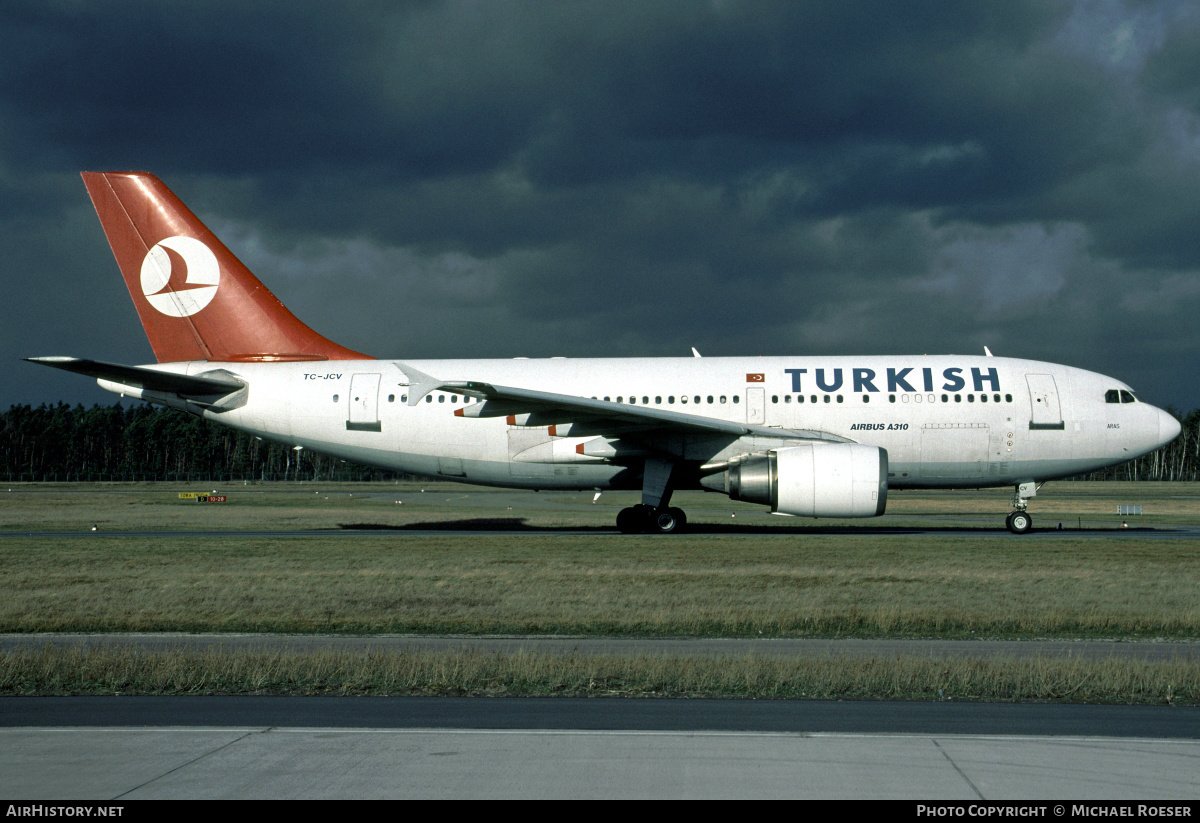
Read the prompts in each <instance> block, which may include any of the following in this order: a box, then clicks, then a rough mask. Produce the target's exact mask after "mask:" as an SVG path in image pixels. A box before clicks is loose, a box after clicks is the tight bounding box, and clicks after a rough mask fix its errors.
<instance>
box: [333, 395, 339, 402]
mask: <svg viewBox="0 0 1200 823" xmlns="http://www.w3.org/2000/svg"><path fill="white" fill-rule="evenodd" d="M337 401H338V396H337V395H336V394H335V395H334V396H333V402H334V403H336V402H337Z"/></svg>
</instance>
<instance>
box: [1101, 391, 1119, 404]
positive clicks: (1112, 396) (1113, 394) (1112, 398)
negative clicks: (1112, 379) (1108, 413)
mask: <svg viewBox="0 0 1200 823" xmlns="http://www.w3.org/2000/svg"><path fill="white" fill-rule="evenodd" d="M1104 402H1105V403H1120V402H1121V393H1120V392H1119V391H1117V390H1116V389H1109V390H1108V391H1106V392H1105V393H1104Z"/></svg>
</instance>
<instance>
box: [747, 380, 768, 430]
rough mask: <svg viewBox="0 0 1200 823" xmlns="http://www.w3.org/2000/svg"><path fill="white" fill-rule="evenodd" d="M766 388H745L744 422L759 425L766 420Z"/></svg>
mask: <svg viewBox="0 0 1200 823" xmlns="http://www.w3.org/2000/svg"><path fill="white" fill-rule="evenodd" d="M766 393H767V390H766V389H746V422H747V423H749V424H750V425H752V426H754V425H759V426H761V425H762V424H763V423H765V422H766V420H767V401H766Z"/></svg>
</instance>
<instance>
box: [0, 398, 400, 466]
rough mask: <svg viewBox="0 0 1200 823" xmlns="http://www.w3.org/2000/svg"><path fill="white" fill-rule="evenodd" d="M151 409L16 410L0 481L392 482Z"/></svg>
mask: <svg viewBox="0 0 1200 823" xmlns="http://www.w3.org/2000/svg"><path fill="white" fill-rule="evenodd" d="M401 477H403V475H400V474H397V473H395V472H390V471H385V470H382V469H377V468H373V467H370V466H364V465H361V464H359V463H351V462H349V461H344V460H340V459H338V458H335V457H330V456H329V455H324V454H319V453H317V452H313V451H309V450H307V449H305V450H303V451H297V450H296V449H294V448H292V447H291V446H289V445H285V444H281V443H273V442H270V441H268V440H263V439H260V438H258V437H255V436H254V435H252V434H246V433H245V432H239V431H234V430H233V429H231V428H229V427H227V426H221V425H218V424H216V423H210V422H209V421H207V420H204V419H202V418H199V417H193V416H192V415H190V414H181V413H180V412H177V411H173V410H171V409H165V408H161V407H157V406H150V405H147V404H141V403H139V404H137V405H131V406H129V407H128V408H126V407H123V406H122V405H121V404H120V403H115V404H113V405H112V406H100V405H95V406H92V407H91V408H90V409H88V408H84V406H83V405H82V404H80V405H76V406H69V405H67V404H66V403H61V402H60V403H58V404H57V405H53V406H50V405H46V404H42V405H40V406H38V407H37V408H33V407H31V406H12V407H11V408H10V409H9V410H8V411H7V412H5V413H4V414H3V415H0V480H3V479H7V480H9V481H10V482H12V481H41V482H63V481H66V482H71V481H109V480H172V481H175V480H180V481H190V480H226V481H227V480H337V481H343V480H348V481H354V480H393V479H397V478H401Z"/></svg>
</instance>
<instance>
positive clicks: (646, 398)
mask: <svg viewBox="0 0 1200 823" xmlns="http://www.w3.org/2000/svg"><path fill="white" fill-rule="evenodd" d="M642 405H644V406H649V405H650V398H649V397H643V398H642Z"/></svg>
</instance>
